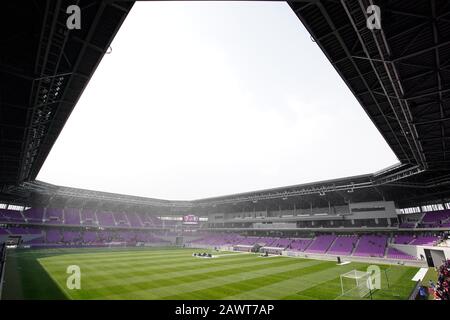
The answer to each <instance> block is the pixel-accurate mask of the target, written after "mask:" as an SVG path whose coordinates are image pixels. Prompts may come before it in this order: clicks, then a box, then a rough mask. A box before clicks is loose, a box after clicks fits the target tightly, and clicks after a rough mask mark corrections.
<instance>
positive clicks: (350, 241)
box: [327, 235, 358, 255]
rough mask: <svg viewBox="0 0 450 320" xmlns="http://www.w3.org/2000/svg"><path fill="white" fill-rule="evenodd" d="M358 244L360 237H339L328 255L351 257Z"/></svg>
mask: <svg viewBox="0 0 450 320" xmlns="http://www.w3.org/2000/svg"><path fill="white" fill-rule="evenodd" d="M357 242H358V236H355V235H351V236H340V237H337V238H336V240H335V241H334V243H333V245H332V246H331V248H330V249H329V250H328V252H327V253H328V254H336V255H350V254H351V253H352V252H353V250H354V249H355V246H356V243H357Z"/></svg>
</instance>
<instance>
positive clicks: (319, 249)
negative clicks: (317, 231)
mask: <svg viewBox="0 0 450 320" xmlns="http://www.w3.org/2000/svg"><path fill="white" fill-rule="evenodd" d="M334 239H336V236H334V235H322V236H317V237H316V238H315V239H314V241H313V243H311V245H310V246H309V247H308V249H306V250H305V252H308V253H325V252H327V250H328V248H330V246H331V244H332V243H333V241H334Z"/></svg>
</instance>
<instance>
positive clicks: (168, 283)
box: [77, 259, 301, 299]
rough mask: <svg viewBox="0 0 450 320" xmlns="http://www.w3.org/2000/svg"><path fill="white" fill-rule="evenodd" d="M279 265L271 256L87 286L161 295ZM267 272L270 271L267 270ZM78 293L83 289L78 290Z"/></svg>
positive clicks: (90, 292) (100, 291) (122, 294)
mask: <svg viewBox="0 0 450 320" xmlns="http://www.w3.org/2000/svg"><path fill="white" fill-rule="evenodd" d="M255 262H256V261H255ZM300 263H301V262H300V261H299V262H298V263H297V266H296V268H298V264H300ZM291 264H293V263H291ZM280 266H282V267H286V264H285V263H284V262H282V261H280V262H276V261H274V260H272V259H271V261H267V262H266V263H265V264H264V265H261V262H259V263H257V262H256V263H252V264H247V265H246V266H239V264H235V265H230V266H228V267H226V268H224V269H223V270H220V271H216V272H200V273H198V274H193V275H185V273H184V272H183V271H181V272H177V273H175V274H173V276H172V277H167V276H166V277H162V278H161V279H153V278H152V276H149V277H147V278H146V279H145V280H144V281H142V282H138V283H134V284H131V285H129V284H128V281H127V278H124V279H120V281H118V282H117V284H116V285H114V286H105V287H102V288H99V289H96V290H88V292H87V294H88V295H89V296H91V297H95V296H96V295H98V296H100V297H105V298H114V296H116V295H117V294H119V296H120V297H121V298H128V294H129V293H133V295H136V294H139V293H144V294H143V295H139V296H140V298H142V299H148V298H159V297H160V296H162V295H167V294H170V295H171V294H174V293H178V292H184V291H191V290H193V289H196V288H197V289H198V288H200V287H201V286H200V283H203V285H207V286H214V285H217V283H221V279H223V278H228V279H232V278H231V277H233V276H234V277H236V275H238V278H237V279H242V277H249V276H251V275H254V270H255V269H269V268H270V269H273V268H276V267H280ZM129 272H130V275H132V274H133V271H132V270H129ZM268 273H271V271H268ZM156 274H157V273H155V275H156ZM239 275H241V276H239ZM110 277H111V278H113V279H114V278H115V275H114V274H111V275H110ZM199 282H200V283H199ZM166 287H167V288H166ZM180 290H183V291H180ZM77 294H82V293H81V292H77ZM105 295H106V296H105Z"/></svg>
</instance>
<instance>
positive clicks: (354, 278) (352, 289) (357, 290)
mask: <svg viewBox="0 0 450 320" xmlns="http://www.w3.org/2000/svg"><path fill="white" fill-rule="evenodd" d="M370 279H371V278H370V273H368V272H364V271H359V270H351V271H349V272H346V273H343V274H341V275H340V280H341V293H342V296H344V297H350V298H365V297H367V296H368V295H369V294H370V293H371V281H370Z"/></svg>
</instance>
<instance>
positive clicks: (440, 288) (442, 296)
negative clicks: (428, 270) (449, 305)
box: [434, 260, 450, 301]
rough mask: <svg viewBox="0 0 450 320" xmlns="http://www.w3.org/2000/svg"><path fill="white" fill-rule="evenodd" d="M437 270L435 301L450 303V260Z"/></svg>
mask: <svg viewBox="0 0 450 320" xmlns="http://www.w3.org/2000/svg"><path fill="white" fill-rule="evenodd" d="M437 270H438V281H437V283H436V285H435V290H434V299H435V300H446V301H448V300H450V291H449V287H450V260H447V261H444V262H443V264H442V265H441V266H440V267H439V268H437Z"/></svg>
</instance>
